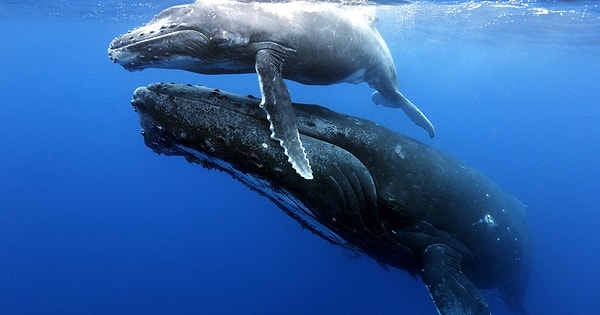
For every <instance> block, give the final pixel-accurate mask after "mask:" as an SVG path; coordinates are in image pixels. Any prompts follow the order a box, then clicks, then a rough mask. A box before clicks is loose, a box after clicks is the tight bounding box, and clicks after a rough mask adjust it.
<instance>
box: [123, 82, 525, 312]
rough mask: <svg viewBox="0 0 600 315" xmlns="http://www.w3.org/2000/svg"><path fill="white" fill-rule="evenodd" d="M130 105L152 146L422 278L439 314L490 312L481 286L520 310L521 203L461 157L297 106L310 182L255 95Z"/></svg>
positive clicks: (155, 98) (142, 91)
mask: <svg viewBox="0 0 600 315" xmlns="http://www.w3.org/2000/svg"><path fill="white" fill-rule="evenodd" d="M132 104H133V106H134V108H135V110H136V112H137V114H138V116H139V119H140V125H141V127H142V130H143V131H142V134H143V136H144V141H145V143H146V145H147V146H148V147H150V148H151V149H152V150H154V151H155V152H157V153H161V154H166V155H181V156H184V157H185V158H186V159H187V160H188V161H190V162H196V163H199V164H201V165H202V166H204V167H207V168H209V169H218V170H222V171H225V172H227V173H228V174H231V175H232V176H233V177H234V178H235V179H238V180H240V181H241V182H243V183H244V184H246V185H247V186H248V187H250V188H251V189H253V190H255V191H257V192H259V193H260V194H261V195H263V196H265V197H267V198H269V199H270V200H271V201H272V202H273V203H275V204H276V205H277V206H279V207H280V208H281V209H282V210H283V211H285V212H286V213H287V214H289V215H290V216H291V217H292V218H294V219H295V220H297V221H298V222H300V223H301V224H302V226H303V227H305V228H307V229H309V230H311V231H313V232H314V233H316V234H317V235H319V236H321V237H323V238H324V239H326V240H329V241H331V242H332V243H335V244H338V245H341V246H344V247H346V248H350V249H353V250H356V251H357V252H359V253H364V254H366V255H368V256H370V257H371V258H373V259H374V260H376V261H377V262H379V263H380V264H382V265H389V266H393V267H397V268H400V269H403V270H406V271H407V272H409V273H410V274H412V275H415V276H420V277H421V279H422V280H423V282H424V283H425V285H426V286H427V289H428V290H429V293H430V294H431V296H432V298H433V301H434V303H435V306H436V308H437V309H438V311H439V312H440V314H444V315H456V314H461V315H462V314H489V313H490V309H489V307H488V305H487V303H486V301H485V299H484V297H483V295H482V294H481V293H480V291H479V289H489V290H494V291H496V290H497V293H499V296H500V297H501V298H502V299H503V300H504V301H505V302H506V303H507V305H508V306H509V307H510V308H511V309H512V310H514V311H515V312H520V313H524V308H523V297H524V294H525V290H526V287H527V279H528V277H529V271H530V261H531V259H530V257H531V242H530V237H529V229H528V225H527V218H526V214H525V206H524V205H523V204H522V203H521V202H520V201H519V200H517V199H516V198H514V197H512V196H511V195H509V194H508V193H506V192H505V191H503V190H502V189H501V188H500V187H498V185H496V184H494V183H493V182H492V181H491V180H489V179H488V178H486V177H485V176H484V175H482V174H481V173H479V172H477V171H476V170H474V169H473V168H471V167H469V166H467V165H465V164H464V163H461V162H460V161H458V160H456V159H455V158H452V157H451V156H448V155H446V154H444V153H442V152H440V151H438V150H436V149H434V148H431V147H429V146H427V145H425V144H423V143H421V142H419V141H416V140H414V139H411V138H409V137H406V136H403V135H401V134H398V133H395V132H393V131H390V130H389V129H386V128H384V127H382V126H379V125H377V124H375V123H373V122H370V121H367V120H364V119H360V118H356V117H351V116H346V115H342V114H339V113H336V112H333V111H331V110H328V109H326V108H324V107H321V106H317V105H300V104H293V105H292V106H293V108H294V110H295V112H296V123H297V126H298V130H299V134H300V138H301V139H302V142H303V143H304V145H305V148H306V153H307V155H308V157H309V158H310V159H311V161H314V162H315V163H314V165H313V172H314V179H313V180H311V181H306V180H304V179H302V178H301V177H300V176H294V175H295V174H294V170H293V169H291V168H290V167H289V166H288V162H287V159H286V156H285V155H284V154H283V152H282V150H281V149H280V148H279V145H278V143H277V142H276V141H275V140H273V139H272V138H270V134H269V131H268V130H267V127H268V122H267V121H266V120H265V119H264V112H263V111H262V110H261V109H260V108H259V107H258V106H257V105H258V104H259V100H258V99H256V98H250V97H242V96H239V95H233V94H229V93H227V92H223V91H219V90H214V89H210V88H207V87H200V86H191V85H181V84H153V85H150V86H148V87H141V88H138V89H137V90H136V91H135V93H134V96H133V100H132ZM374 148H375V149H374ZM494 291H492V293H494Z"/></svg>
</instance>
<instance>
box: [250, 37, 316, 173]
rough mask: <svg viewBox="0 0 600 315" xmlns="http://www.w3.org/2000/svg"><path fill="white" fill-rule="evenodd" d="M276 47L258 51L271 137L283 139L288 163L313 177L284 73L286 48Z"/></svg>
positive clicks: (264, 103) (263, 101) (263, 106)
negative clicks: (282, 72) (282, 71)
mask: <svg viewBox="0 0 600 315" xmlns="http://www.w3.org/2000/svg"><path fill="white" fill-rule="evenodd" d="M271 45H275V46H279V45H277V44H274V43H272V44H270V45H267V46H271ZM274 48H275V49H272V48H263V49H260V50H258V52H257V53H256V61H255V62H256V64H255V67H256V73H257V74H258V81H259V83H260V90H261V93H262V101H261V103H260V106H261V107H262V108H263V109H264V110H265V112H266V113H267V119H268V120H269V124H270V129H271V138H273V139H275V140H277V141H279V144H280V145H281V147H282V148H283V150H284V153H285V155H286V156H287V157H288V162H290V163H291V164H292V167H293V168H294V170H296V172H297V173H298V174H299V175H300V176H302V177H304V178H306V179H312V178H313V174H312V169H311V168H310V163H309V162H308V158H307V157H306V152H305V151H304V147H303V146H302V142H301V141H300V135H299V134H298V126H297V124H296V115H295V114H294V109H293V107H292V99H291V97H290V93H289V91H288V89H287V86H286V85H285V82H284V81H283V77H282V74H281V70H282V65H283V61H284V60H285V56H286V55H285V51H286V49H285V47H274Z"/></svg>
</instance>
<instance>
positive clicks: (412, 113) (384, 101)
mask: <svg viewBox="0 0 600 315" xmlns="http://www.w3.org/2000/svg"><path fill="white" fill-rule="evenodd" d="M390 94H391V96H388V97H385V96H383V95H382V94H381V93H380V92H379V91H375V92H374V93H373V95H372V96H371V97H372V99H373V103H375V104H377V105H383V106H385V107H394V108H400V109H402V111H403V112H404V113H405V114H406V116H408V118H410V120H412V121H413V122H414V123H415V124H416V125H417V126H419V127H421V128H423V129H425V131H427V133H428V134H429V137H431V138H433V137H434V136H435V128H434V127H433V124H432V123H431V122H430V121H429V119H428V118H427V116H425V114H423V112H422V111H421V110H420V109H419V108H418V107H417V106H415V104H413V103H412V102H411V101H409V100H408V99H407V98H406V97H404V95H402V93H400V91H398V90H396V91H394V92H392V93H390Z"/></svg>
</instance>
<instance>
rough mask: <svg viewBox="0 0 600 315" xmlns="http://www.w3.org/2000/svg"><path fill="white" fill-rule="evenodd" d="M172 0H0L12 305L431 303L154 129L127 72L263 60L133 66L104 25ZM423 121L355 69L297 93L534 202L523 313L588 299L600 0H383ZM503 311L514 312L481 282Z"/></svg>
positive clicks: (210, 82)
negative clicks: (169, 146)
mask: <svg viewBox="0 0 600 315" xmlns="http://www.w3.org/2000/svg"><path fill="white" fill-rule="evenodd" d="M177 3H179V2H178V1H145V2H122V1H53V2H38V1H0V39H1V40H2V50H1V51H0V69H1V70H0V78H1V81H0V82H1V84H0V97H1V101H0V135H2V141H1V143H2V145H1V146H0V150H1V151H0V178H1V181H0V185H2V186H1V187H0V314H284V313H285V314H306V313H321V314H435V309H434V307H433V304H432V303H431V301H430V297H429V295H428V293H427V290H426V289H425V287H424V285H423V284H422V283H421V281H420V280H419V279H414V278H411V277H410V276H409V275H408V274H406V273H404V272H402V271H400V270H395V269H390V270H386V269H384V268H381V267H380V266H379V265H378V264H377V263H375V262H374V261H372V260H371V259H369V258H368V257H364V256H360V257H354V256H353V255H352V253H348V252H345V251H343V250H340V249H339V248H337V247H334V246H332V245H330V244H329V243H327V242H325V241H323V240H322V239H320V238H318V237H317V236H315V235H313V234H311V233H310V232H309V231H306V230H303V229H302V228H301V227H300V226H299V225H298V224H297V223H296V222H295V221H293V220H292V219H290V218H289V217H287V216H286V215H285V214H284V213H283V212H282V211H280V210H279V209H278V208H277V207H276V206H274V205H273V204H271V203H270V202H269V201H267V200H266V199H265V198H263V197H260V196H259V195H258V194H256V193H254V192H252V191H249V190H248V189H246V188H245V187H244V186H243V185H241V184H239V183H237V182H235V181H233V180H232V179H231V178H230V177H229V176H228V175H225V174H222V173H219V172H216V171H209V170H205V169H202V168H200V167H198V166H196V165H191V164H188V163H187V162H185V160H184V159H183V158H176V157H165V156H157V155H156V154H154V153H153V152H152V151H151V150H149V149H148V148H146V147H145V145H144V143H143V140H142V137H141V136H140V133H139V131H140V128H139V124H138V121H137V115H136V114H135V113H134V112H133V110H132V108H131V106H130V105H129V100H130V99H131V94H132V92H133V90H134V89H135V88H136V87H138V86H142V85H147V84H149V83H152V82H158V81H170V82H181V83H195V84H196V83H198V84H204V85H207V86H212V87H218V88H220V89H223V90H228V91H232V92H237V93H240V94H244V95H245V94H254V95H259V93H258V84H257V80H256V77H255V76H254V75H235V76H233V75H227V76H202V75H197V74H191V73H186V72H183V71H175V70H156V69H150V70H145V71H142V72H135V73H129V72H127V71H124V70H123V69H122V68H121V67H120V66H117V65H114V64H112V63H111V62H110V60H109V59H108V58H107V51H106V50H107V47H108V43H109V42H110V41H111V40H112V38H114V37H116V36H117V35H119V34H121V33H123V32H125V31H126V30H128V29H131V28H133V27H135V26H139V25H140V24H142V23H143V22H146V21H147V20H149V19H150V18H151V17H152V16H153V15H154V14H155V13H157V12H159V11H160V10H162V9H164V8H166V7H168V6H170V5H173V4H177ZM377 15H378V16H379V17H380V21H379V22H378V24H377V26H378V28H379V30H380V31H381V33H382V35H383V36H384V38H385V39H386V40H387V42H388V44H389V46H390V49H391V50H392V53H393V55H394V59H395V62H396V66H397V70H398V76H399V83H400V89H401V91H402V92H403V93H404V94H405V95H406V96H407V97H408V98H410V99H411V100H412V101H413V102H414V103H415V104H416V105H417V106H419V107H420V108H421V109H422V110H423V111H424V112H425V113H426V114H427V115H428V117H429V118H430V119H431V120H432V122H433V123H434V124H435V126H436V128H437V136H436V137H435V138H434V139H429V138H427V136H426V135H425V133H424V132H423V131H422V130H420V129H418V128H417V127H415V126H414V125H413V124H412V123H411V122H410V121H409V120H408V119H406V117H404V115H403V114H402V113H400V112H399V111H397V110H393V109H387V108H383V107H378V106H374V105H373V104H372V103H371V101H370V93H371V89H370V88H369V87H368V86H366V84H362V85H349V84H341V85H335V86H327V87H320V86H303V85H300V84H296V83H293V82H290V83H289V87H290V92H291V95H292V98H293V99H294V100H295V101H297V102H305V103H318V104H322V105H324V106H327V107H330V108H332V109H334V110H337V111H341V112H344V113H348V114H353V115H358V116H361V117H365V118H368V119H371V120H374V121H376V122H378V123H381V124H383V125H385V126H387V127H389V128H391V129H394V130H396V131H399V132H402V133H404V134H407V135H410V136H412V137H414V138H417V139H419V140H421V141H423V142H425V143H427V144H429V145H431V146H434V147H437V148H439V149H442V150H444V151H446V152H448V153H450V154H452V155H453V156H455V157H457V158H459V159H461V160H462V161H464V162H466V163H467V164H469V165H471V166H474V167H475V168H477V169H479V170H480V171H482V172H483V173H485V174H486V175H487V176H489V177H490V178H492V179H493V180H494V181H496V182H497V183H498V184H500V185H501V186H502V187H504V188H505V189H506V190H507V191H509V192H510V193H512V194H513V195H515V196H517V197H518V198H520V199H521V200H522V201H523V202H524V203H526V204H527V205H528V207H529V208H528V216H529V221H530V227H531V232H532V236H533V239H534V242H535V244H534V247H535V251H534V253H533V257H534V267H533V272H532V275H531V279H530V283H529V289H528V292H527V295H526V300H525V303H526V308H527V309H528V310H529V312H530V314H595V313H596V312H597V307H596V302H595V300H596V295H597V292H598V291H599V290H600V284H599V283H600V272H599V271H598V268H597V266H598V264H599V263H600V254H598V253H599V252H600V237H599V236H598V226H599V225H600V211H599V206H598V205H599V204H600V193H599V192H600V184H598V178H599V177H600V166H599V165H600V164H599V163H598V157H599V155H600V128H599V127H598V123H597V122H598V121H600V85H599V84H600V5H599V4H597V3H596V2H594V1H564V2H562V1H537V2H536V1H498V2H463V1H418V2H406V3H401V4H386V5H379V6H378V8H377ZM486 298H487V299H488V302H489V303H490V305H491V308H492V310H493V312H494V314H510V313H509V311H508V310H507V309H506V307H505V306H504V304H503V303H502V302H501V301H500V300H498V299H496V298H495V297H493V296H491V295H486Z"/></svg>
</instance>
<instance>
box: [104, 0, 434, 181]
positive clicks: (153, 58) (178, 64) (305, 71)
mask: <svg viewBox="0 0 600 315" xmlns="http://www.w3.org/2000/svg"><path fill="white" fill-rule="evenodd" d="M372 24H373V18H371V19H369V18H368V17H366V16H364V12H363V11H360V12H359V11H358V10H342V9H340V8H339V7H337V6H335V5H333V4H324V3H319V4H317V3H308V2H289V3H248V2H237V1H227V0H203V1H197V2H195V3H192V4H186V5H179V6H174V7H171V8H168V9H166V10H164V11H162V12H161V13H159V14H158V15H156V16H155V17H154V18H153V19H152V20H151V21H150V22H149V23H147V24H146V25H144V26H142V27H139V28H137V29H135V30H133V31H130V32H128V33H127V34H125V35H122V36H120V37H118V38H115V39H114V40H113V41H112V42H111V44H110V47H109V50H108V54H109V57H110V59H112V60H113V61H114V62H117V63H119V64H121V65H122V66H123V67H125V68H126V69H129V70H140V69H143V68H150V67H154V68H176V69H184V70H188V71H193V72H197V73H204V74H225V73H250V72H256V73H257V74H258V78H259V84H260V89H261V93H262V102H261V104H260V106H261V107H262V108H263V109H264V110H265V111H266V113H267V118H268V120H269V122H270V126H269V128H270V129H271V131H272V134H271V137H272V138H273V139H276V140H278V141H279V142H280V145H281V146H282V147H283V149H284V152H285V154H286V155H287V156H288V157H289V162H290V163H291V164H292V166H293V167H294V169H295V170H296V171H297V172H298V174H300V175H301V176H303V177H304V178H306V179H311V178H312V176H313V175H312V171H311V166H310V164H309V161H308V159H307V158H306V154H305V152H304V148H303V147H302V142H301V140H300V138H299V136H298V130H297V126H296V124H295V119H294V113H293V110H292V105H291V98H290V95H289V92H288V89H287V87H286V85H285V83H284V81H283V78H286V79H291V80H294V81H297V82H301V83H304V84H333V83H339V82H352V83H360V82H363V81H365V82H367V83H368V84H369V85H370V86H371V87H373V88H375V89H376V90H377V91H376V92H375V93H374V94H373V101H374V102H375V103H377V104H382V105H385V106H390V107H399V108H401V109H402V110H403V111H404V112H405V113H406V114H407V115H408V117H410V119H412V121H413V122H415V123H416V124H417V125H419V126H421V127H422V128H424V129H425V130H426V131H427V132H428V133H429V135H430V136H431V137H433V136H434V134H435V131H434V127H433V125H432V124H431V123H430V122H429V120H428V119H427V117H425V115H424V114H423V113H422V112H421V111H420V110H419V109H418V108H417V107H416V106H415V105H413V104H412V103H411V102H410V101H409V100H408V99H406V98H405V97H404V96H403V95H402V94H401V93H400V91H399V90H398V82H397V78H396V69H395V67H394V62H393V60H392V56H391V54H390V51H389V49H388V47H387V45H386V43H385V42H384V40H383V39H382V37H381V35H380V34H379V32H378V31H377V30H376V29H375V28H374V27H373V25H372Z"/></svg>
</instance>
